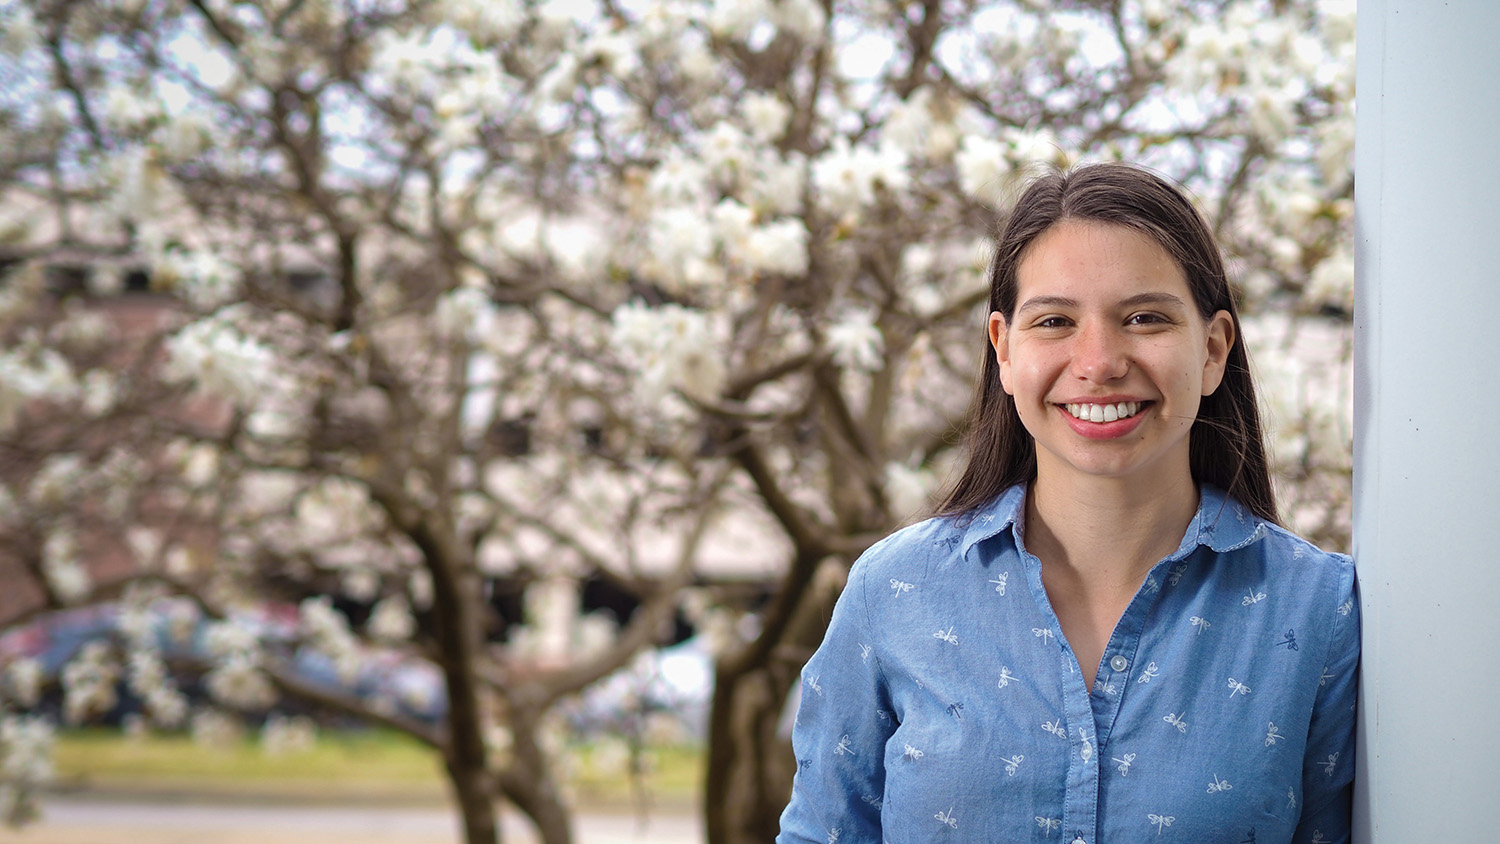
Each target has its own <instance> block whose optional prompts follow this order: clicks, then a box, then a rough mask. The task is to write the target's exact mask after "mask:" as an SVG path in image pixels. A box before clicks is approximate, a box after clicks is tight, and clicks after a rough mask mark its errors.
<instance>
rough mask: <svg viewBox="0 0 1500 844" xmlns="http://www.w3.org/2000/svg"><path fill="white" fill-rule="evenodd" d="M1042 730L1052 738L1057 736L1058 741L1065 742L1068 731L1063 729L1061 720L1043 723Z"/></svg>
mask: <svg viewBox="0 0 1500 844" xmlns="http://www.w3.org/2000/svg"><path fill="white" fill-rule="evenodd" d="M1042 729H1043V730H1046V731H1047V732H1049V733H1051V734H1052V735H1054V736H1057V737H1058V738H1060V739H1063V740H1066V739H1067V738H1068V731H1067V730H1065V729H1063V725H1062V719H1061V718H1058V719H1056V720H1053V721H1049V722H1046V723H1043V724H1042Z"/></svg>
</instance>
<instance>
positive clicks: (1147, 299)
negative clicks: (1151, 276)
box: [1120, 293, 1187, 309]
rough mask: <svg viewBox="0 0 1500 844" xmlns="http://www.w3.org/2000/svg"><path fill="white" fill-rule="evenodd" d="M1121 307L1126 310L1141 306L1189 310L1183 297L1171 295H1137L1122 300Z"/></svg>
mask: <svg viewBox="0 0 1500 844" xmlns="http://www.w3.org/2000/svg"><path fill="white" fill-rule="evenodd" d="M1120 305H1121V306H1122V307H1126V308H1137V307H1140V306H1141V305H1158V306H1166V307H1172V306H1176V307H1179V308H1184V309H1185V308H1187V303H1186V302H1184V301H1182V297H1180V296H1174V295H1172V294H1171V293H1137V294H1136V295H1134V296H1131V297H1129V298H1126V299H1122V300H1120Z"/></svg>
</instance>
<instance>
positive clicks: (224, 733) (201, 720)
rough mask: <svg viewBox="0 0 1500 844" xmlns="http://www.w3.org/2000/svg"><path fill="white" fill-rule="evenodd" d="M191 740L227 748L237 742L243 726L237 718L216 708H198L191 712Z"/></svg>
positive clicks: (242, 731) (208, 745)
mask: <svg viewBox="0 0 1500 844" xmlns="http://www.w3.org/2000/svg"><path fill="white" fill-rule="evenodd" d="M191 730H192V734H193V741H195V742H197V743H198V744H201V745H204V746H207V747H214V748H229V747H233V746H234V745H235V744H237V743H239V741H240V739H241V737H242V736H243V734H244V728H243V727H242V726H241V725H240V722H239V719H237V718H235V717H233V716H231V715H229V714H228V713H225V712H221V711H219V710H217V709H208V708H204V709H199V710H198V711H197V712H194V713H193V720H192V724H191Z"/></svg>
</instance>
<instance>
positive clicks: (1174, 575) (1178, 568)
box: [1167, 563, 1188, 586]
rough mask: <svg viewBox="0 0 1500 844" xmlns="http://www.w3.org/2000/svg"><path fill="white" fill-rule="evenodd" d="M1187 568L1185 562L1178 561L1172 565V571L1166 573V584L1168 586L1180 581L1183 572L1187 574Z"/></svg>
mask: <svg viewBox="0 0 1500 844" xmlns="http://www.w3.org/2000/svg"><path fill="white" fill-rule="evenodd" d="M1187 570H1188V564H1187V563H1178V564H1177V565H1175V566H1172V571H1171V572H1169V573H1168V574H1167V584H1168V585H1170V586H1176V585H1177V584H1179V583H1181V582H1182V576H1183V575H1184V574H1187Z"/></svg>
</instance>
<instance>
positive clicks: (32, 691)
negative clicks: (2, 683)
mask: <svg viewBox="0 0 1500 844" xmlns="http://www.w3.org/2000/svg"><path fill="white" fill-rule="evenodd" d="M5 677H6V680H7V681H8V682H9V687H10V696H11V699H12V700H14V701H15V702H16V703H18V704H20V705H21V707H22V708H25V709H30V708H31V707H33V706H36V704H37V701H39V700H41V698H42V663H41V662H40V661H39V660H37V659H34V658H32V657H16V658H15V659H14V660H12V661H11V663H10V665H9V666H7V667H6V669H5Z"/></svg>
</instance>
